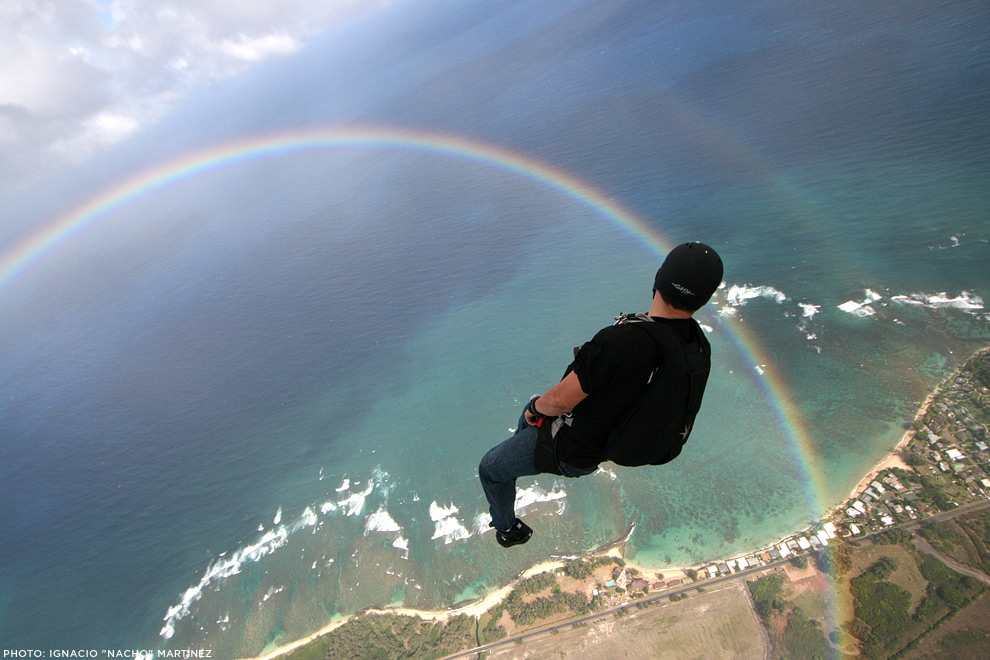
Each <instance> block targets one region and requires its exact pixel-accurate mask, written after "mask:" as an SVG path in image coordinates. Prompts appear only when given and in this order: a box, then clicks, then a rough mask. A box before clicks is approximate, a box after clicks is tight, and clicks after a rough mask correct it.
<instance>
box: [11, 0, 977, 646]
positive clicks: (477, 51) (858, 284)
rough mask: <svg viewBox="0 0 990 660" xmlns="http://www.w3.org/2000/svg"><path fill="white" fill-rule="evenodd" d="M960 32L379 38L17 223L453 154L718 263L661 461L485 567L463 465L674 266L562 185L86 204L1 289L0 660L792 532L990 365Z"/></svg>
mask: <svg viewBox="0 0 990 660" xmlns="http://www.w3.org/2000/svg"><path fill="white" fill-rule="evenodd" d="M987 18H988V17H987V12H986V9H985V8H984V7H983V6H982V5H981V3H978V2H944V3H937V2H936V3H932V2H926V3H921V2H917V3H914V2H910V3H904V2H901V3H881V4H879V5H877V6H873V7H864V6H862V3H851V2H849V3H829V4H827V5H822V4H821V3H811V2H797V3H795V2H788V3H783V2H762V3H755V4H753V3H750V4H747V5H746V6H745V7H740V6H737V3H719V2H701V3H697V2H695V3H666V4H663V5H659V4H658V3H656V2H610V3H585V2H541V3H528V2H507V3H498V4H496V5H492V4H491V3H479V2H459V3H428V2H427V3H410V4H407V5H403V6H401V7H386V8H383V9H382V10H380V11H376V12H372V13H370V14H369V15H366V16H364V17H362V18H360V19H358V20H356V21H354V22H352V23H349V24H347V25H345V26H343V27H341V28H339V29H335V30H332V31H330V32H328V33H327V34H326V35H324V36H323V37H321V38H320V39H318V40H317V41H316V43H314V44H313V45H311V46H310V47H309V48H308V49H306V50H304V51H303V52H301V53H300V54H298V55H296V56H293V57H291V58H288V59H286V60H283V61H281V62H278V63H275V64H271V65H266V66H264V67H262V68H261V69H260V70H257V71H254V72H252V73H250V74H248V75H247V76H243V77H241V78H239V79H236V80H234V81H233V82H231V83H229V84H227V85H225V86H223V87H221V88H220V89H217V90H212V91H210V92H209V93H204V94H203V95H202V96H201V97H199V98H196V99H193V100H192V101H191V102H190V103H189V104H188V105H187V106H185V107H184V108H183V109H181V110H180V111H179V112H178V113H177V114H176V115H175V116H173V117H171V118H169V119H167V120H165V121H164V122H163V123H162V124H160V125H159V126H157V127H155V128H153V129H151V130H150V131H149V132H148V133H147V134H145V135H142V136H139V137H138V138H135V139H134V140H132V141H131V142H129V143H127V144H124V145H122V146H120V147H119V148H118V149H116V150H115V151H114V152H113V153H112V154H111V155H110V156H108V157H106V158H104V159H102V160H101V162H100V163H99V164H98V166H95V165H96V164H93V166H91V167H88V168H86V172H85V173H82V174H79V175H77V176H73V177H71V179H70V180H66V181H62V182H57V186H59V187H56V188H55V189H56V190H57V191H60V194H59V195H52V196H50V197H46V201H44V202H42V201H39V202H38V204H37V207H38V209H39V211H38V213H39V216H38V218H36V220H35V222H36V223H37V224H38V225H39V226H41V225H44V224H45V222H47V221H50V219H51V217H53V216H55V215H57V214H58V213H61V212H63V211H64V210H65V209H67V208H71V207H73V206H75V205H76V204H78V203H79V202H81V201H83V200H85V199H86V198H87V197H88V196H89V195H92V194H94V193H95V191H99V190H104V189H107V188H109V187H111V186H112V185H114V184H115V183H116V182H117V181H119V180H121V179H122V177H124V176H126V175H127V174H130V173H133V172H135V171H139V170H141V169H142V168H144V167H148V166H151V165H153V164H156V163H160V162H168V161H170V160H173V159H175V158H177V157H179V156H180V155H182V154H185V153H189V152H192V151H194V150H196V149H198V148H203V147H204V146H206V145H209V144H215V143H218V142H223V141H226V140H236V139H241V138H244V137H250V136H255V135H259V134H262V133H268V132H272V131H278V130H285V129H297V128H314V127H334V126H353V125H376V126H385V127H390V128H394V129H401V130H406V131H417V132H421V133H434V134H438V135H444V136H456V137H460V138H463V139H468V140H472V141H475V142H477V143H484V144H492V145H497V146H498V147H500V148H502V149H505V150H508V151H511V152H513V153H516V154H520V155H524V156H526V157H528V158H532V159H535V160H537V161H539V162H541V163H544V164H545V165H546V166H547V167H549V168H551V169H553V170H558V171H560V172H566V173H568V174H569V175H571V176H573V177H576V178H577V179H580V180H581V181H582V182H584V183H585V184H586V185H588V186H590V187H591V188H593V189H594V190H596V191H599V192H600V193H601V194H602V195H604V196H605V197H607V198H609V199H611V200H613V201H615V202H616V203H618V204H621V205H622V206H623V207H624V208H627V209H629V210H630V211H631V212H633V213H635V214H636V215H637V216H639V217H640V218H643V219H644V220H645V221H646V222H647V223H649V224H650V225H651V227H653V229H654V230H655V232H656V233H657V235H660V236H663V237H664V238H665V239H666V240H668V241H669V242H671V243H676V242H680V241H683V240H693V239H698V240H703V241H705V242H708V243H710V244H711V245H713V246H715V247H716V249H718V250H719V251H720V253H721V254H722V256H723V259H724V260H725V263H726V275H725V279H726V287H725V289H724V290H723V291H722V292H721V294H720V296H719V299H718V305H717V306H712V307H711V308H710V309H708V310H706V311H705V312H704V313H702V314H701V317H700V320H701V321H702V323H704V324H705V325H706V326H709V327H711V328H712V329H713V332H712V334H711V335H710V338H711V341H712V344H713V347H714V349H715V355H716V359H715V368H714V370H713V374H712V380H711V382H710V385H709V391H708V393H707V394H706V403H705V408H704V410H703V414H702V416H701V417H700V418H699V422H698V426H697V428H696V430H695V432H694V434H693V436H692V439H691V442H690V444H689V445H688V447H687V448H686V449H685V452H684V454H683V455H682V456H681V457H680V458H679V459H678V460H677V461H676V462H675V463H672V464H671V465H669V466H665V467H662V468H657V469H655V470H654V469H644V470H623V469H621V468H616V469H610V470H606V471H602V472H601V473H599V474H596V475H594V476H591V477H588V478H585V479H581V480H576V481H568V482H567V483H564V482H563V481H562V480H555V479H550V478H538V479H534V480H531V481H527V482H526V483H522V484H521V485H523V486H525V487H526V488H525V497H526V498H527V499H526V501H525V503H526V504H527V507H526V508H525V511H526V512H527V515H528V516H529V517H528V518H527V519H528V520H530V523H531V524H532V526H533V527H534V528H535V529H536V536H535V537H534V539H533V541H532V542H531V543H529V544H527V545H526V546H523V547H520V548H518V549H516V550H517V551H516V552H512V553H506V552H504V551H502V550H501V549H500V548H498V547H497V546H496V545H495V544H494V541H493V540H492V538H491V534H490V533H484V530H485V529H486V521H485V519H484V514H483V512H484V509H485V506H484V501H483V496H482V494H481V491H480V488H479V487H478V485H477V478H476V467H477V461H478V460H479V458H480V456H481V455H482V454H483V453H484V452H485V451H486V450H487V449H488V448H489V447H490V446H491V445H492V444H494V443H496V442H498V441H499V440H501V439H502V438H504V437H505V436H506V435H507V434H508V433H509V429H510V427H511V426H513V425H514V424H515V420H516V417H517V415H518V410H519V408H520V407H521V405H522V404H523V402H525V400H526V399H527V398H528V396H529V395H530V394H532V393H535V392H540V391H543V390H545V389H546V388H547V387H548V386H549V385H551V384H553V382H555V381H556V379H557V378H559V376H560V375H561V374H562V373H563V369H564V367H565V366H566V364H567V362H568V360H569V357H570V351H571V347H572V346H573V345H576V344H579V343H581V342H583V341H585V340H586V339H587V338H589V337H590V336H591V335H592V334H593V333H594V332H595V331H596V330H597V329H599V328H600V327H602V326H603V325H606V324H608V323H610V322H611V319H612V317H613V316H614V315H615V314H617V313H619V312H623V311H638V310H642V309H645V308H646V307H647V306H648V304H649V292H650V289H649V285H650V284H651V282H652V276H653V273H654V271H655V269H656V267H657V265H658V263H659V260H660V258H661V257H662V255H660V254H658V253H657V252H656V251H655V249H652V248H651V247H650V246H649V245H647V244H646V243H644V241H643V240H642V238H641V237H638V236H636V235H634V234H633V233H632V232H631V231H630V230H629V229H628V228H623V227H622V226H620V225H617V224H616V223H615V222H614V221H613V220H611V219H609V218H607V217H604V216H603V215H602V214H601V213H599V212H596V211H595V210H594V209H592V208H589V207H588V206H587V205H584V204H581V203H579V202H578V201H577V200H575V199H574V198H573V197H569V196H568V195H566V194H563V192H562V191H561V190H560V189H559V188H555V187H554V186H552V185H548V184H546V183H540V182H539V181H535V180H533V179H531V178H527V177H522V176H519V175H518V174H516V173H513V172H510V171H508V170H506V169H505V168H504V167H500V166H499V165H498V164H497V163H495V162H487V163H486V162H469V161H465V160H464V159H463V158H460V157H457V156H456V155H455V154H452V153H443V152H425V151H422V150H415V149H410V148H408V147H407V146H403V145H401V144H394V145H391V146H389V145H379V146H376V147H371V146H368V145H366V146H364V147H359V148H349V149H326V150H316V151H304V152H303V151H297V152H292V153H285V154H281V155H274V156H270V157H267V158H261V159H256V160H252V161H249V162H237V163H230V164H229V165H228V166H226V167H222V168H219V169H216V170H212V171H209V172H205V173H202V174H200V175H198V176H196V177H194V178H192V179H189V180H184V181H181V182H178V183H176V184H174V185H172V186H170V187H167V188H165V189H163V190H161V191H159V192H156V193H154V194H152V195H148V196H145V197H142V198H140V199H137V200H135V201H133V202H132V203H130V204H128V205H126V206H122V207H120V208H117V209H114V210H113V211H112V212H110V213H107V214H106V215H105V217H101V218H100V221H99V222H98V223H95V224H94V225H93V226H91V227H90V228H89V229H88V230H87V231H86V232H83V233H82V234H80V235H79V236H78V237H76V238H74V239H73V240H72V241H71V242H69V243H68V244H66V245H64V246H61V247H60V248H59V249H58V250H56V251H53V252H52V253H51V254H50V255H49V256H47V257H46V258H45V259H44V260H43V261H42V262H40V263H39V264H38V265H36V266H35V267H34V268H33V269H32V270H30V271H29V272H28V273H26V274H25V275H24V276H23V277H21V278H20V279H18V280H17V281H15V282H13V283H11V284H10V285H8V286H6V287H5V288H3V289H0V341H2V346H3V348H2V350H0V448H2V453H3V457H4V458H3V460H2V461H0V480H2V483H3V484H4V488H3V496H2V497H3V500H2V506H0V562H2V565H3V571H2V574H0V645H2V646H3V647H4V648H46V649H47V648H67V647H73V648H91V649H104V648H211V649H213V650H214V657H222V658H234V657H238V656H242V655H251V654H257V653H259V652H261V651H262V650H263V649H266V648H271V647H273V646H277V645H280V644H284V643H286V642H288V641H291V640H292V639H294V638H298V637H301V636H303V635H305V634H307V633H308V632H311V631H312V630H315V629H317V628H319V627H321V626H322V625H323V624H325V623H326V622H327V621H329V620H331V619H332V618H334V617H340V616H346V615H347V614H350V613H353V612H356V611H358V610H360V609H362V608H365V607H369V606H382V605H388V604H392V605H397V604H405V605H408V606H413V607H419V608H443V607H447V606H450V605H452V604H455V603H458V602H464V601H467V600H469V599H471V598H474V597H477V596H480V595H483V594H484V593H486V592H488V591H490V590H491V589H492V588H494V587H497V586H498V585H500V584H502V583H504V582H507V581H508V580H509V579H511V578H512V577H514V576H515V575H517V574H518V573H519V572H520V571H521V570H523V569H525V568H526V567H528V566H530V565H532V564H534V563H537V562H540V561H543V560H546V559H548V558H550V557H560V556H573V555H576V554H578V553H580V552H583V551H587V550H590V549H593V548H596V547H598V546H600V545H602V544H606V543H609V542H612V541H614V540H616V539H617V538H619V537H621V536H622V535H623V534H624V533H625V531H626V529H627V527H628V525H629V523H630V521H631V520H633V519H634V518H635V519H636V520H637V521H638V522H637V526H636V529H635V532H634V533H633V535H632V537H631V539H630V542H629V547H628V549H629V551H630V552H631V553H632V555H633V557H634V558H635V559H636V560H637V561H638V562H640V563H644V564H647V565H652V566H656V567H657V568H658V569H660V568H661V567H663V566H683V565H687V564H693V563H697V562H701V561H705V560H709V559H714V558H719V557H725V556H731V555H732V554H733V553H737V552H742V551H746V550H750V549H753V548H757V547H760V546H762V545H764V544H766V543H769V542H772V541H773V540H775V539H777V538H779V537H781V536H783V535H785V534H788V533H790V532H793V531H795V530H797V529H800V528H803V527H804V526H805V525H807V524H808V522H809V521H811V520H812V519H813V518H815V517H816V516H817V515H819V514H821V513H822V511H823V510H824V509H825V508H826V507H828V506H830V505H832V504H835V503H836V502H837V501H839V500H841V499H842V498H843V497H844V496H845V495H846V494H847V493H848V491H849V489H850V488H851V487H852V486H853V485H854V484H855V483H856V481H858V479H859V477H860V476H861V475H862V474H863V473H865V472H866V471H867V470H868V469H869V468H870V467H872V465H874V464H875V463H876V462H877V461H878V460H879V459H880V458H881V457H882V456H883V455H884V454H885V453H886V452H887V451H889V449H890V448H891V447H892V446H893V445H894V443H896V441H897V440H898V439H899V437H900V435H901V433H902V432H903V425H904V423H906V422H908V421H909V420H910V419H911V417H912V416H913V413H914V409H915V407H916V406H917V404H918V403H919V402H920V401H921V400H922V399H923V398H924V396H925V394H926V393H927V391H928V390H929V389H930V388H931V387H932V386H933V385H934V384H936V383H937V382H938V380H939V379H940V378H941V377H942V376H944V375H945V374H946V373H947V371H948V370H949V369H951V368H952V367H953V366H954V365H955V364H957V363H958V362H959V360H960V359H962V358H963V357H964V356H965V355H967V354H968V353H969V352H970V351H972V350H973V349H974V348H976V347H977V346H980V345H982V344H985V343H986V342H987V339H988V338H990V321H988V316H987V310H986V307H985V304H984V301H985V300H988V299H990V286H988V283H990V278H988V277H987V275H988V270H987V263H988V257H990V249H988V240H990V223H988V221H987V218H988V215H990V195H988V193H987V190H990V169H988V154H990V151H988V149H987V147H988V137H990V119H988V118H990V112H988V111H990V88H988V81H990V75H988V73H990V71H988V70H990V55H988V52H987V40H986V34H987V28H988V20H987ZM53 185H56V184H53ZM50 199H64V200H66V202H65V206H64V207H60V209H59V208H57V209H56V210H54V211H53V210H51V209H50V208H49V206H52V204H51V202H50V201H48V200H50ZM73 200H78V201H73ZM55 206H58V205H55ZM42 208H44V210H45V212H44V213H42V212H41V210H40V209H42ZM17 220H18V222H24V220H23V219H22V218H17ZM850 301H852V302H855V303H860V304H864V307H862V308H860V309H859V310H858V313H850V312H848V311H843V309H840V308H839V305H844V304H845V303H848V302H850ZM845 307H846V309H851V307H850V306H845ZM728 317H732V318H733V319H734V321H733V322H738V323H740V324H742V325H743V326H744V328H745V334H746V336H747V337H751V338H752V339H753V340H754V341H755V344H750V345H747V344H745V343H743V344H740V342H739V341H738V339H737V338H736V335H735V334H734V333H733V332H732V331H730V330H727V328H731V327H732V325H731V323H730V322H729V318H728ZM755 348H758V350H755ZM754 355H757V356H760V358H761V359H759V360H757V362H758V363H757V364H755V365H754V364H753V363H752V359H751V358H752V357H753V356H754ZM778 379H779V380H778ZM778 382H779V383H780V384H782V387H783V388H784V391H785V392H786V394H787V397H788V398H789V399H790V400H791V401H792V402H794V404H795V405H796V406H797V409H796V411H795V416H796V417H797V418H799V419H800V420H801V421H802V422H803V423H804V425H805V426H806V428H807V429H808V438H807V442H808V444H809V445H810V449H809V448H808V447H805V448H797V449H796V448H795V447H796V446H800V444H801V441H803V440H804V439H803V438H795V437H794V435H793V433H792V430H793V429H792V428H791V427H789V426H788V421H789V420H787V419H783V420H782V418H781V417H780V415H779V412H778V411H779V410H780V406H781V402H780V400H779V398H778V397H777V396H776V392H775V383H778ZM791 421H792V420H791ZM796 443H797V444H796ZM809 451H811V452H813V453H815V454H817V455H818V456H819V457H820V463H819V464H818V465H819V469H820V470H821V473H819V474H816V475H809V474H808V472H807V465H806V461H807V455H808V452H809Z"/></svg>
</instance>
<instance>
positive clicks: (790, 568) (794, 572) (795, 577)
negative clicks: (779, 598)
mask: <svg viewBox="0 0 990 660" xmlns="http://www.w3.org/2000/svg"><path fill="white" fill-rule="evenodd" d="M784 572H785V573H787V579H788V580H790V581H791V582H800V581H801V580H804V579H805V578H809V577H811V576H813V575H817V574H818V569H817V568H815V566H814V564H812V563H811V562H810V561H809V562H808V567H807V568H797V567H796V566H794V565H793V564H791V563H787V564H784Z"/></svg>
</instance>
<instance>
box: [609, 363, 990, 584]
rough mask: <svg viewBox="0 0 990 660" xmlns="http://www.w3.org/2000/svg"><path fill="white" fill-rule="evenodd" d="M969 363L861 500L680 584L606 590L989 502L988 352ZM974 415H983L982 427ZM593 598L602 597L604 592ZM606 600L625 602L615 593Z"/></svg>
mask: <svg viewBox="0 0 990 660" xmlns="http://www.w3.org/2000/svg"><path fill="white" fill-rule="evenodd" d="M969 364H970V365H973V366H972V368H967V367H964V368H963V369H961V370H960V371H959V372H958V373H956V374H954V375H953V376H952V378H951V380H950V381H949V382H947V383H945V384H944V385H943V386H942V387H941V388H940V389H939V391H938V392H937V393H936V394H935V395H933V397H932V399H931V400H930V401H929V402H928V404H927V405H926V406H925V407H923V408H922V411H921V413H920V414H919V416H918V418H917V419H916V420H915V422H914V425H913V429H912V430H911V431H910V432H909V433H908V434H907V435H906V436H905V439H904V441H902V444H901V446H900V447H899V448H898V449H897V450H896V451H895V452H894V453H893V454H891V456H890V458H889V459H888V460H887V461H884V464H882V465H889V467H883V468H882V469H879V470H877V471H876V473H875V474H873V475H872V477H871V479H870V480H869V481H868V482H866V484H865V488H859V489H857V490H858V491H859V492H858V494H857V495H856V496H854V497H852V498H850V499H849V500H847V501H846V502H844V503H842V504H841V505H839V506H837V507H835V508H834V509H833V511H832V512H831V515H829V516H828V517H827V518H826V519H824V520H822V521H820V522H819V523H818V524H816V525H812V526H811V527H809V528H808V529H806V530H804V531H802V532H800V533H797V534H794V535H792V536H789V537H787V538H784V539H782V540H781V541H780V542H779V543H777V544H775V545H773V546H770V547H767V548H764V549H763V550H761V551H758V552H753V553H750V554H747V555H744V556H740V557H735V558H733V559H729V560H725V561H718V562H713V563H710V564H706V565H703V566H700V567H698V568H695V569H689V570H688V571H686V576H683V577H677V578H676V579H671V580H667V581H664V580H663V579H657V580H653V581H649V580H647V579H645V578H644V577H643V576H642V575H640V574H639V573H638V572H633V571H626V570H620V569H616V571H615V573H616V574H615V577H614V580H613V581H610V582H608V583H606V584H605V587H606V589H611V588H613V587H618V588H619V589H622V590H624V591H629V592H639V591H651V592H652V591H657V590H660V589H665V588H674V587H681V586H683V585H687V584H692V583H694V582H697V581H700V580H705V579H711V578H717V577H724V576H728V575H732V574H735V573H739V572H741V571H744V570H747V569H751V568H755V567H760V566H767V565H769V564H772V563H774V562H777V561H780V560H782V559H789V558H792V557H796V556H799V555H802V554H805V553H809V552H814V551H817V550H820V549H822V548H824V547H826V546H828V545H829V544H830V543H834V542H835V541H836V540H842V539H851V538H859V537H863V536H866V535H869V534H874V533H878V532H883V531H885V530H888V529H891V528H894V527H896V526H898V525H900V524H903V523H908V522H911V521H917V520H920V519H924V518H927V517H929V516H932V515H934V514H936V513H939V512H943V511H949V510H952V509H954V508H956V507H959V506H962V505H965V504H968V503H972V502H976V501H979V500H990V443H988V441H990V432H988V420H987V412H988V411H990V389H988V388H987V387H986V386H984V385H982V384H981V383H980V382H978V378H977V376H976V374H977V373H978V371H977V368H976V365H981V364H982V365H987V364H990V351H984V352H983V353H982V354H980V355H979V356H977V357H975V358H974V359H972V360H971V361H970V363H969ZM984 368H988V367H987V366H984ZM975 411H982V420H980V419H978V417H980V416H981V415H980V414H979V413H976V412H975ZM861 485H862V484H861ZM605 593H606V594H607V593H608V592H605ZM620 593H621V592H620ZM592 595H593V596H596V597H597V596H599V595H600V594H599V590H598V589H595V590H594V592H593V593H592ZM608 600H609V601H610V602H617V601H618V600H620V599H618V598H616V597H615V594H614V592H613V594H612V596H611V597H610V598H608Z"/></svg>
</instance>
